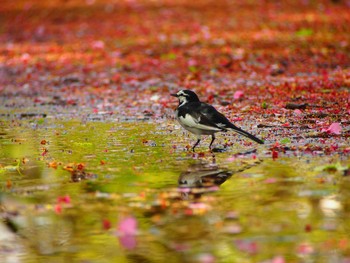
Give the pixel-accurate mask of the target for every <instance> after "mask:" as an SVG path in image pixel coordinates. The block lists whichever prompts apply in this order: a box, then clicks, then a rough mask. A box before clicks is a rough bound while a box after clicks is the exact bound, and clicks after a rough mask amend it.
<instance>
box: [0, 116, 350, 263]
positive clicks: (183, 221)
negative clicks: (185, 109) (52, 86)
mask: <svg viewBox="0 0 350 263" xmlns="http://www.w3.org/2000/svg"><path fill="white" fill-rule="evenodd" d="M13 116H15V115H11V116H7V117H5V118H3V120H2V121H1V129H0V134H1V136H0V145H1V153H0V163H1V170H0V172H1V174H0V184H1V189H2V190H1V217H2V218H3V222H2V223H1V225H0V226H1V229H2V234H1V247H0V249H1V252H2V253H1V256H0V258H1V261H2V262H66V261H67V260H68V261H69V262H164V261H168V262H348V260H350V254H349V253H350V247H349V244H350V243H349V242H350V240H349V237H348V231H349V229H348V228H349V223H348V222H349V216H350V212H349V211H350V210H349V208H348V207H349V201H348V200H349V194H348V189H349V187H350V181H349V178H348V176H349V170H348V169H349V168H348V166H347V165H348V163H349V155H348V154H344V153H342V151H343V150H344V149H345V148H346V146H347V145H346V144H344V145H339V149H342V150H339V151H338V152H335V153H334V154H330V155H325V154H324V153H322V152H318V153H317V152H315V151H314V152H310V153H306V152H301V151H292V150H288V148H290V146H291V144H290V143H287V144H286V145H285V148H286V149H287V150H286V151H285V152H284V153H279V156H278V158H276V156H275V158H272V155H271V150H269V147H271V145H270V146H269V142H268V141H267V145H262V146H261V145H259V146H256V145H249V146H242V144H241V143H237V142H242V140H243V141H244V139H243V138H241V137H239V136H238V135H234V134H222V135H220V136H217V137H218V140H217V143H216V151H219V150H220V152H214V153H210V152H208V151H207V145H206V143H207V144H209V141H210V139H209V138H208V140H204V141H203V142H202V144H201V146H200V147H199V149H198V150H199V151H198V152H197V153H195V154H194V153H192V152H190V151H188V150H187V148H186V146H187V145H188V143H189V142H191V143H192V142H194V138H193V137H191V136H187V134H186V133H184V132H183V131H182V130H181V129H180V127H178V126H177V125H176V123H175V122H174V121H173V120H172V119H169V120H167V119H164V120H162V121H160V120H159V121H158V123H157V124H155V123H154V122H153V121H147V120H144V121H137V122H135V121H132V122H130V121H129V122H128V121H123V122H116V121H115V119H113V118H111V117H104V118H103V121H101V117H100V116H98V115H96V116H95V117H93V116H87V117H86V118H84V119H69V118H66V117H61V118H58V117H53V116H50V115H49V116H46V117H42V116H29V117H28V116H22V118H17V117H16V118H14V117H13ZM16 116H17V115H16ZM99 118H100V120H99ZM228 142H231V143H232V145H231V146H229V147H225V145H226V144H228Z"/></svg>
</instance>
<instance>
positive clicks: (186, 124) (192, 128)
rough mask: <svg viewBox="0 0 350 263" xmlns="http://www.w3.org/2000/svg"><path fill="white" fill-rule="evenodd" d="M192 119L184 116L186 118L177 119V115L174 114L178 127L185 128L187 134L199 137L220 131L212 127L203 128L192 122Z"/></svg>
mask: <svg viewBox="0 0 350 263" xmlns="http://www.w3.org/2000/svg"><path fill="white" fill-rule="evenodd" d="M191 118H192V117H190V116H189V115H186V117H185V118H184V117H179V116H178V115H177V112H176V119H177V120H178V122H179V123H180V125H181V126H182V127H183V128H185V129H186V130H188V131H189V132H192V133H193V134H195V135H197V136H200V135H212V134H214V133H216V132H218V131H220V129H217V128H214V127H208V126H204V125H201V124H197V123H195V122H194V121H193V119H191Z"/></svg>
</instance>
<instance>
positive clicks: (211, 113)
mask: <svg viewBox="0 0 350 263" xmlns="http://www.w3.org/2000/svg"><path fill="white" fill-rule="evenodd" d="M170 95H171V96H173V97H177V98H178V99H179V106H178V107H177V109H176V111H175V116H176V119H177V120H178V122H179V123H180V125H181V126H182V127H183V128H185V129H186V130H188V131H190V132H192V133H193V134H195V135H196V136H197V142H196V143H195V144H194V145H193V147H192V150H193V151H194V149H195V148H196V146H197V145H198V144H199V142H200V141H201V136H202V135H211V137H212V139H211V142H210V145H209V149H211V146H212V144H213V142H214V140H215V133H216V132H227V131H234V132H237V133H239V134H241V135H243V136H246V137H248V138H249V139H251V140H253V141H255V142H257V143H260V144H263V143H264V142H263V141H262V140H260V139H259V138H257V137H255V136H254V135H251V134H250V133H248V132H246V131H244V130H242V129H240V128H238V127H237V126H235V125H234V124H232V123H231V122H230V121H229V120H228V119H227V118H226V117H225V116H224V115H223V114H222V113H220V112H218V111H217V110H216V109H215V108H214V107H213V106H211V105H209V104H207V103H204V102H201V101H200V100H199V98H198V96H197V94H196V93H194V92H193V91H191V90H180V91H179V92H178V93H175V94H170Z"/></svg>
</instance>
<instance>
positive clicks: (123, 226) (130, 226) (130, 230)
mask: <svg viewBox="0 0 350 263" xmlns="http://www.w3.org/2000/svg"><path fill="white" fill-rule="evenodd" d="M118 232H119V234H120V235H121V236H124V235H135V234H136V232H137V221H136V219H135V218H134V217H127V218H124V219H123V220H122V221H120V222H119V224H118Z"/></svg>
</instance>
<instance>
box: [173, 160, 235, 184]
mask: <svg viewBox="0 0 350 263" xmlns="http://www.w3.org/2000/svg"><path fill="white" fill-rule="evenodd" d="M231 175H232V172H231V171H229V170H225V169H220V168H219V167H218V166H216V165H212V164H211V165H209V164H204V163H202V162H200V163H195V164H192V165H191V166H190V167H189V168H188V170H187V171H185V172H182V173H181V174H180V177H179V180H178V182H179V187H181V188H184V187H188V188H200V187H211V186H214V185H221V184H222V183H224V182H225V181H226V180H227V179H228V178H230V177H231Z"/></svg>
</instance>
